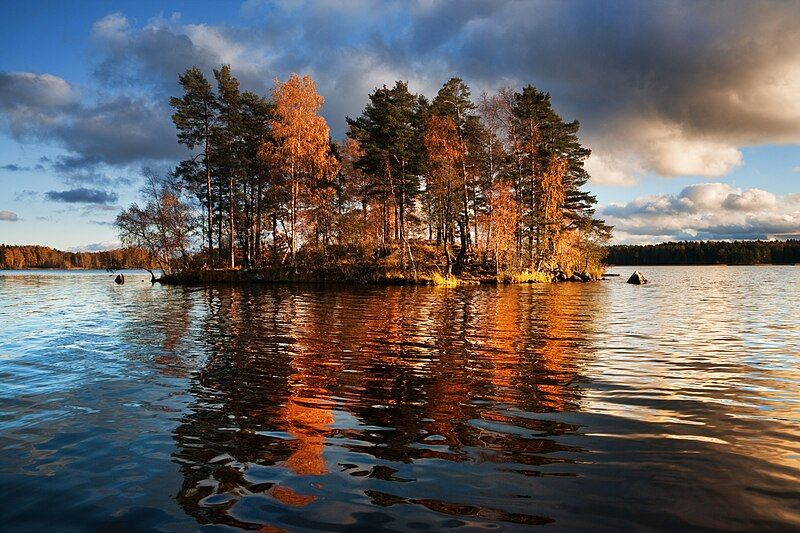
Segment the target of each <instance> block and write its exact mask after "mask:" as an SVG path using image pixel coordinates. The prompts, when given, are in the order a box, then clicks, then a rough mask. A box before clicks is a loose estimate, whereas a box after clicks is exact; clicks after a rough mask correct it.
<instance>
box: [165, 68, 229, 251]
mask: <svg viewBox="0 0 800 533" xmlns="http://www.w3.org/2000/svg"><path fill="white" fill-rule="evenodd" d="M179 81H180V84H181V87H183V90H184V94H183V96H182V97H180V98H178V97H173V98H170V100H169V103H170V105H171V106H172V107H173V108H175V113H174V114H173V115H172V121H173V122H174V124H175V127H176V128H177V130H178V142H180V143H181V144H185V145H186V146H188V147H189V149H190V150H192V149H194V148H195V147H196V146H202V147H203V152H202V153H200V154H197V155H196V156H195V157H194V158H192V159H191V160H189V161H184V162H183V163H181V165H179V167H178V171H179V172H180V173H181V176H182V177H183V178H184V179H186V180H187V181H188V182H190V184H191V185H192V186H193V189H194V190H197V186H196V185H197V181H198V178H199V176H200V173H199V172H198V168H197V166H196V164H195V161H196V159H197V157H199V156H202V158H203V170H204V174H205V176H204V178H205V186H206V187H205V195H204V196H202V195H201V196H200V200H201V202H203V203H205V204H206V208H207V213H208V217H207V224H208V226H207V227H206V231H207V234H206V236H207V242H208V259H209V262H210V263H211V264H212V265H213V264H214V245H213V235H212V230H213V227H214V212H213V209H214V208H213V206H214V195H213V193H212V188H211V165H212V151H213V150H212V148H213V147H212V144H211V136H212V131H213V129H214V128H215V127H216V124H217V120H218V108H217V101H216V98H215V96H214V93H213V91H212V89H211V84H209V83H208V80H207V79H206V78H205V76H204V75H203V73H202V72H201V71H200V69H199V68H197V67H192V68H190V69H188V70H187V71H186V72H185V73H183V74H182V75H181V76H180V77H179Z"/></svg>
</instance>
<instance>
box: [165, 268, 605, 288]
mask: <svg viewBox="0 0 800 533" xmlns="http://www.w3.org/2000/svg"><path fill="white" fill-rule="evenodd" d="M365 274H366V275H365ZM601 279H602V275H600V276H592V275H589V274H578V273H575V274H571V275H570V276H566V275H564V274H561V275H556V274H552V273H545V272H527V271H525V272H517V273H506V274H501V275H500V276H497V275H489V274H487V273H476V272H467V273H464V274H462V275H460V276H455V275H453V276H450V277H444V276H442V275H440V274H438V273H429V272H426V273H422V274H419V275H418V276H417V277H416V278H414V277H411V276H409V275H405V274H403V273H396V272H368V273H362V275H361V276H346V275H343V274H342V273H341V272H320V271H314V270H300V271H298V272H290V271H286V270H280V271H270V270H245V269H233V270H231V269H214V270H197V271H190V272H179V273H174V274H168V275H162V276H161V277H160V278H158V279H157V280H156V281H157V282H158V283H162V284H164V285H185V286H201V285H214V284H272V283H286V284H295V283H308V284H332V285H347V286H429V287H430V286H438V287H458V286H469V285H473V286H474V285H517V284H525V283H570V282H573V283H588V282H592V281H600V280H601Z"/></svg>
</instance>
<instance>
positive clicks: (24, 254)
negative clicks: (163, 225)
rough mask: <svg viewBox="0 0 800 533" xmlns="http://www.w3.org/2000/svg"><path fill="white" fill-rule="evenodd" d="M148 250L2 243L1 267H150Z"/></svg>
mask: <svg viewBox="0 0 800 533" xmlns="http://www.w3.org/2000/svg"><path fill="white" fill-rule="evenodd" d="M151 266H152V265H151V262H150V257H149V253H148V252H147V251H146V250H143V249H141V248H119V249H116V250H107V251H101V252H62V251H61V250H56V249H55V248H49V247H47V246H34V245H21V246H16V245H6V244H0V269H3V270H18V269H25V268H59V269H72V268H76V269H78V268H80V269H84V268H86V269H113V270H116V269H121V268H149V267H151Z"/></svg>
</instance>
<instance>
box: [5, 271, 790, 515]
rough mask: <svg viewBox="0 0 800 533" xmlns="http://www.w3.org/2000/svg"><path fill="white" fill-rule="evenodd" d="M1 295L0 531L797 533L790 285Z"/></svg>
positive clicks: (767, 274) (670, 275)
mask: <svg viewBox="0 0 800 533" xmlns="http://www.w3.org/2000/svg"><path fill="white" fill-rule="evenodd" d="M632 270H633V269H631V268H619V269H615V271H616V272H619V273H622V274H623V277H622V278H614V279H610V280H607V281H604V282H601V283H593V284H557V285H524V286H509V287H467V288H459V289H443V288H425V287H419V288H399V287H373V288H352V287H350V288H348V287H320V286H312V285H298V286H287V285H274V286H273V285H269V286H261V287H237V286H224V287H223V286H218V287H204V288H181V287H162V286H160V285H155V286H152V287H151V286H150V284H149V283H145V282H143V281H142V280H145V279H147V277H148V275H147V274H139V273H133V272H132V273H128V274H127V275H126V279H127V283H126V284H125V285H122V286H117V285H115V284H114V283H113V281H112V280H113V278H112V277H111V276H109V275H108V273H105V272H52V271H27V272H5V273H3V274H0V524H3V526H2V529H3V530H11V531H15V530H42V529H48V528H49V529H51V530H52V529H58V530H59V531H80V530H98V529H112V528H115V529H119V528H123V529H126V530H164V531H191V530H197V529H206V530H225V529H233V528H243V529H263V530H265V531H274V530H290V531H302V530H329V531H343V530H350V529H366V528H369V529H371V530H398V531H401V530H411V529H419V530H432V531H438V530H442V529H448V528H452V529H456V530H487V529H488V530H492V529H501V530H516V529H520V530H522V529H527V528H530V527H531V526H533V525H542V526H545V527H546V528H547V529H550V530H570V531H572V530H576V529H598V528H607V529H618V528H626V529H632V528H633V529H651V530H652V529H657V530H664V529H684V528H695V529H738V530H742V529H749V530H753V529H760V530H761V529H784V530H785V529H792V528H794V529H796V528H800V371H799V370H798V365H799V364H800V289H798V281H800V267H727V268H726V267H662V268H657V267H647V268H646V269H645V273H646V275H647V276H648V277H649V278H650V279H651V280H652V283H651V284H649V285H646V286H632V285H627V284H626V283H625V282H624V281H625V276H626V275H628V274H630V272H631V271H632Z"/></svg>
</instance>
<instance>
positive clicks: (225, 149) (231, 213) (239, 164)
mask: <svg viewBox="0 0 800 533" xmlns="http://www.w3.org/2000/svg"><path fill="white" fill-rule="evenodd" d="M214 78H216V80H217V108H218V109H219V117H218V121H219V126H218V128H216V130H215V133H216V138H217V146H218V147H219V153H220V157H219V158H218V159H219V161H218V165H219V168H220V174H221V175H222V176H227V180H226V181H227V188H228V191H227V195H228V198H227V200H228V245H229V248H230V250H229V252H230V256H229V259H230V263H229V266H230V268H235V267H236V245H235V241H234V233H235V231H236V229H235V228H236V204H237V192H238V190H237V184H238V182H240V181H244V180H243V174H244V169H243V166H244V164H245V160H246V157H245V149H246V147H245V145H244V140H245V139H244V135H243V133H244V132H243V129H244V128H243V124H242V112H241V95H240V94H239V80H237V79H236V78H235V77H233V76H232V75H231V68H230V66H229V65H223V66H222V67H221V68H220V69H219V70H214ZM220 196H221V195H220ZM220 199H221V198H220ZM221 218H222V217H220V221H221ZM221 246H222V243H220V247H221Z"/></svg>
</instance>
